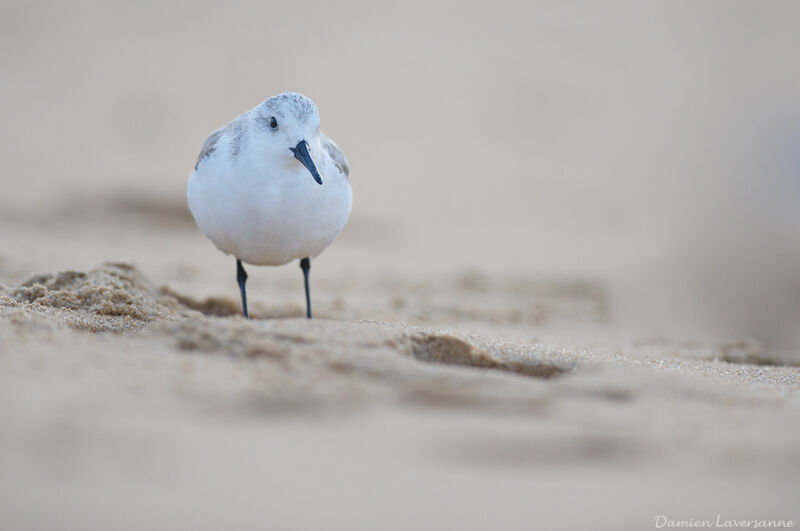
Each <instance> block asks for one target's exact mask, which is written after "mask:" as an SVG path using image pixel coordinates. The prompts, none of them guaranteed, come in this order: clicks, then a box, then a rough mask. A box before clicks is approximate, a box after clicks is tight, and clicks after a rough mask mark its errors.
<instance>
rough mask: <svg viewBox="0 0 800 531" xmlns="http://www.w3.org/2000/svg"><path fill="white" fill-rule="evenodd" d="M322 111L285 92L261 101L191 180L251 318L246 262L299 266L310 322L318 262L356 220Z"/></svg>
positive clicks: (207, 228)
mask: <svg viewBox="0 0 800 531" xmlns="http://www.w3.org/2000/svg"><path fill="white" fill-rule="evenodd" d="M319 123H320V122H319V112H318V111H317V107H316V105H314V102H312V101H311V100H310V99H308V98H307V97H305V96H303V95H302V94H297V93H294V92H285V93H283V94H278V95H277V96H273V97H271V98H270V99H268V100H266V101H264V102H262V103H261V104H260V105H258V106H256V107H255V108H253V109H251V110H249V111H247V112H245V113H244V114H242V115H240V116H238V117H237V118H236V119H235V120H233V121H232V122H231V123H229V124H228V125H226V126H225V127H222V128H220V129H217V130H216V131H214V132H213V133H211V136H209V137H208V139H207V140H206V142H205V144H203V148H202V149H201V151H200V156H199V157H198V158H197V164H196V165H195V168H194V173H192V175H191V177H189V185H188V189H187V196H188V200H189V210H191V211H192V215H193V216H194V219H195V221H196V222H197V225H198V226H199V227H200V229H201V230H202V231H203V232H204V233H205V235H206V236H207V237H208V238H209V239H210V240H211V241H212V242H213V243H214V245H216V246H217V248H219V249H220V250H221V251H222V252H224V253H226V254H232V255H233V256H234V257H236V278H237V280H238V282H239V289H240V291H241V294H242V310H243V312H244V316H245V317H246V318H249V314H248V312H247V296H246V293H245V282H246V281H247V273H246V272H245V270H244V267H243V266H242V262H245V263H248V264H254V265H271V266H277V265H283V264H286V263H288V262H291V261H292V260H296V259H299V260H300V268H301V269H302V270H303V278H304V281H305V290H306V316H307V317H308V318H309V319H310V318H311V295H310V293H309V287H308V274H309V270H310V269H311V258H313V257H315V256H317V255H318V254H320V253H321V252H322V251H323V250H325V249H326V248H327V247H328V246H329V245H330V244H331V243H332V242H333V240H334V239H335V238H336V236H337V235H338V234H339V233H340V232H341V230H342V228H344V225H345V223H346V222H347V218H348V216H349V215H350V205H351V203H352V191H351V190H350V179H349V174H350V168H349V165H348V163H347V159H346V158H345V156H344V153H342V151H341V150H340V149H339V147H338V146H337V145H336V144H335V143H334V142H333V141H332V140H331V139H330V138H328V137H327V136H325V134H324V133H322V132H320V130H319Z"/></svg>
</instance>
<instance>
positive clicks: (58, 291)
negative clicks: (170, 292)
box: [0, 263, 184, 332]
mask: <svg viewBox="0 0 800 531" xmlns="http://www.w3.org/2000/svg"><path fill="white" fill-rule="evenodd" d="M0 307H2V308H3V310H4V312H15V311H16V312H23V313H31V314H39V315H41V316H43V317H45V318H48V319H55V320H59V321H62V322H66V323H67V324H68V325H69V326H71V327H73V328H77V329H85V330H91V331H111V332H124V331H128V330H135V329H139V328H142V327H144V326H147V325H149V324H151V323H154V322H156V321H159V320H163V319H169V320H173V319H176V318H178V317H179V316H180V315H181V314H180V312H181V311H183V310H184V308H182V307H181V306H180V305H179V304H178V303H177V301H176V300H175V299H174V298H172V297H169V296H167V295H164V294H162V293H160V292H159V291H158V290H157V289H156V288H155V287H154V286H153V285H152V284H151V283H150V281H149V280H148V279H147V278H145V277H144V276H143V275H142V274H141V273H140V272H139V271H138V270H137V269H136V267H135V266H133V265H131V264H122V263H105V264H103V265H101V266H100V267H98V268H96V269H93V270H91V271H89V272H81V271H63V272H61V273H58V274H57V275H55V276H53V275H49V274H46V275H36V276H34V277H31V278H30V279H28V280H26V281H25V282H23V283H22V285H21V286H17V287H0Z"/></svg>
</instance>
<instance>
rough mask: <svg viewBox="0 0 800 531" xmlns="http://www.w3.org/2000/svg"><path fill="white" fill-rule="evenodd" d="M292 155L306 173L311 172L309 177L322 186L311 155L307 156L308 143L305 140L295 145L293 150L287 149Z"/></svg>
mask: <svg viewBox="0 0 800 531" xmlns="http://www.w3.org/2000/svg"><path fill="white" fill-rule="evenodd" d="M289 149H291V150H292V153H294V158H296V159H297V160H299V161H300V164H302V165H303V166H305V167H306V169H307V170H308V171H310V172H311V176H312V177H313V178H314V180H315V181H317V183H318V184H322V177H320V176H319V172H318V171H317V167H316V166H314V161H313V160H311V155H309V154H308V142H306V141H305V140H301V141H300V142H298V143H297V145H296V146H295V147H293V148H289Z"/></svg>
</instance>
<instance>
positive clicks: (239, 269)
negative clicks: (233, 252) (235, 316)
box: [236, 258, 250, 319]
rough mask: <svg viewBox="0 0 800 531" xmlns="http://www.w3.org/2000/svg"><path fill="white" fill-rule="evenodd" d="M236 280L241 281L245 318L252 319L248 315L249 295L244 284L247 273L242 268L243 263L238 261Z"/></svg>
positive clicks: (240, 289)
mask: <svg viewBox="0 0 800 531" xmlns="http://www.w3.org/2000/svg"><path fill="white" fill-rule="evenodd" d="M236 280H238V281H239V291H241V292H242V311H244V318H245V319H250V315H248V313H247V294H246V293H245V291H244V283H245V282H247V272H246V271H245V270H244V267H242V261H241V260H239V259H238V258H237V259H236Z"/></svg>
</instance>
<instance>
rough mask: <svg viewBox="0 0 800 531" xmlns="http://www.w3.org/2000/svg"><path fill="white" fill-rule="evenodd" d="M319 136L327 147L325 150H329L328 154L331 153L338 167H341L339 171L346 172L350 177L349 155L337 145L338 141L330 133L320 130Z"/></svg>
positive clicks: (324, 146)
mask: <svg viewBox="0 0 800 531" xmlns="http://www.w3.org/2000/svg"><path fill="white" fill-rule="evenodd" d="M319 137H320V140H321V141H322V147H323V148H325V151H327V152H328V155H330V157H331V158H332V159H333V162H334V163H335V164H336V167H337V168H339V171H341V172H342V173H344V174H345V176H347V178H348V179H349V178H350V164H349V163H348V162H347V157H345V156H344V153H343V152H342V150H341V149H339V146H337V145H336V142H334V141H333V140H331V139H330V138H328V135H326V134H325V133H322V132H320V134H319Z"/></svg>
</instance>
